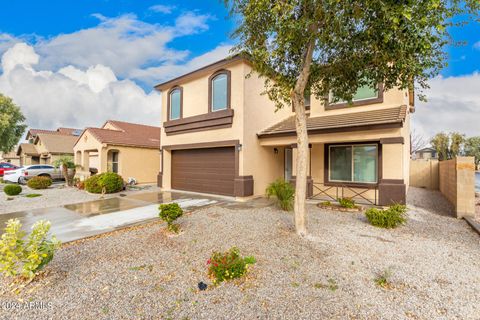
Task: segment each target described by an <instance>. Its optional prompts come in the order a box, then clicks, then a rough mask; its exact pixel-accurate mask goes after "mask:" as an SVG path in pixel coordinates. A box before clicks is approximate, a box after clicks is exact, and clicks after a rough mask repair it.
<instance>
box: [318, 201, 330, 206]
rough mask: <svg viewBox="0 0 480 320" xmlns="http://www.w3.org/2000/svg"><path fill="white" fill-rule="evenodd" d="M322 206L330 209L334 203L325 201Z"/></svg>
mask: <svg viewBox="0 0 480 320" xmlns="http://www.w3.org/2000/svg"><path fill="white" fill-rule="evenodd" d="M320 205H322V206H326V207H330V206H331V205H332V203H331V202H330V201H323V202H320Z"/></svg>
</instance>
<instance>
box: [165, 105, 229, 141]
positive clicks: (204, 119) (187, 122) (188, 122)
mask: <svg viewBox="0 0 480 320" xmlns="http://www.w3.org/2000/svg"><path fill="white" fill-rule="evenodd" d="M233 115H234V112H233V109H226V110H221V111H215V112H209V113H205V114H201V115H198V116H193V117H188V118H183V119H178V120H171V121H167V122H164V123H163V127H164V130H165V134H166V135H167V136H170V135H175V134H181V133H187V132H198V131H204V130H213V129H220V128H231V127H232V124H233Z"/></svg>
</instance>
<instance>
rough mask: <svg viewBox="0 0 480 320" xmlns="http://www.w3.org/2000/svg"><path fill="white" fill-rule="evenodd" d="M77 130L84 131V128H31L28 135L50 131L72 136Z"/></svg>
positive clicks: (50, 132)
mask: <svg viewBox="0 0 480 320" xmlns="http://www.w3.org/2000/svg"><path fill="white" fill-rule="evenodd" d="M76 132H82V130H81V129H75V128H63V127H60V128H58V129H57V130H46V129H30V130H28V133H27V136H28V134H30V135H31V136H34V137H36V136H37V135H38V134H39V133H48V134H58V135H67V136H71V135H75V133H76Z"/></svg>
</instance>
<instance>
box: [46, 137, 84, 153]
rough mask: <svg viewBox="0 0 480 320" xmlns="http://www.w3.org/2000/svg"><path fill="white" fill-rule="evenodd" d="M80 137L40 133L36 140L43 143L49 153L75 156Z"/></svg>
mask: <svg viewBox="0 0 480 320" xmlns="http://www.w3.org/2000/svg"><path fill="white" fill-rule="evenodd" d="M77 139H78V137H76V136H71V135H65V134H50V133H39V134H38V135H37V139H36V140H40V141H42V143H43V145H44V146H45V148H46V149H47V150H48V152H49V153H56V154H73V146H74V145H75V143H76V142H77Z"/></svg>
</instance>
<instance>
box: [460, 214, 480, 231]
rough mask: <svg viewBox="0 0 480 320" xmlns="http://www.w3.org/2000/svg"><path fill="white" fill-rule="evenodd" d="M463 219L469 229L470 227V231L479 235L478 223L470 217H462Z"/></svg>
mask: <svg viewBox="0 0 480 320" xmlns="http://www.w3.org/2000/svg"><path fill="white" fill-rule="evenodd" d="M463 219H465V221H467V223H468V224H469V225H470V227H472V229H473V230H474V231H475V232H476V233H478V234H479V235H480V223H478V222H476V221H475V220H473V218H471V217H463Z"/></svg>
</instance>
